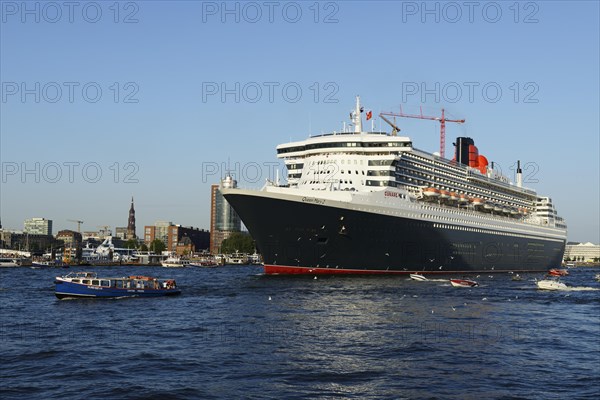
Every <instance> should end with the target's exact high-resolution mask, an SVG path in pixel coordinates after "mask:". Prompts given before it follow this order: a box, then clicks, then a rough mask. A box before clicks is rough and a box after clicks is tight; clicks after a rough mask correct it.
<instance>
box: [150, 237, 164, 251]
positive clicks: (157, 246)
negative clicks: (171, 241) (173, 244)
mask: <svg viewBox="0 0 600 400" xmlns="http://www.w3.org/2000/svg"><path fill="white" fill-rule="evenodd" d="M166 248H167V246H166V245H165V244H164V243H163V241H162V240H160V239H154V240H153V241H152V242H150V251H153V252H155V253H156V254H160V253H162V252H163V251H164V250H165V249H166Z"/></svg>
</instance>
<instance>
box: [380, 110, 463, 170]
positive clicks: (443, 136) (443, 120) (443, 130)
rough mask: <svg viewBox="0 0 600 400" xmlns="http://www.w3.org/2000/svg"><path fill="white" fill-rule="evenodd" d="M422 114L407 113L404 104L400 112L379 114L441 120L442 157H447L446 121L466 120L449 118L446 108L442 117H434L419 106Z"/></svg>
mask: <svg viewBox="0 0 600 400" xmlns="http://www.w3.org/2000/svg"><path fill="white" fill-rule="evenodd" d="M419 110H420V114H419V115H416V114H405V113H404V112H403V111H402V106H400V113H392V112H388V113H381V114H379V115H380V116H381V117H382V118H383V116H384V115H388V116H392V117H403V118H417V119H428V120H431V121H439V122H440V157H442V158H445V153H446V122H456V123H459V124H463V123H464V122H465V120H464V119H448V118H446V116H445V114H444V109H443V108H442V116H441V117H432V116H429V115H423V108H422V107H419Z"/></svg>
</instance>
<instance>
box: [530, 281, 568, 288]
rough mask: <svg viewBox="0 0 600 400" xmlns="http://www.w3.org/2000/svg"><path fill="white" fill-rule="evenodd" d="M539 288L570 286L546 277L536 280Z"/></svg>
mask: <svg viewBox="0 0 600 400" xmlns="http://www.w3.org/2000/svg"><path fill="white" fill-rule="evenodd" d="M536 284H537V287H538V289H543V290H568V289H569V287H568V286H567V285H565V284H564V283H562V282H559V281H556V280H554V279H544V280H541V281H537V282H536Z"/></svg>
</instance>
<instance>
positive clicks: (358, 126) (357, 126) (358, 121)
mask: <svg viewBox="0 0 600 400" xmlns="http://www.w3.org/2000/svg"><path fill="white" fill-rule="evenodd" d="M362 111H363V108H362V107H361V106H360V96H356V108H355V109H354V113H352V122H353V123H354V133H361V132H362V118H361V115H360V113H361V112H362Z"/></svg>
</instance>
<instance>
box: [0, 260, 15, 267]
mask: <svg viewBox="0 0 600 400" xmlns="http://www.w3.org/2000/svg"><path fill="white" fill-rule="evenodd" d="M18 266H19V263H18V262H17V260H16V259H14V258H0V267H6V268H10V267H18Z"/></svg>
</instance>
